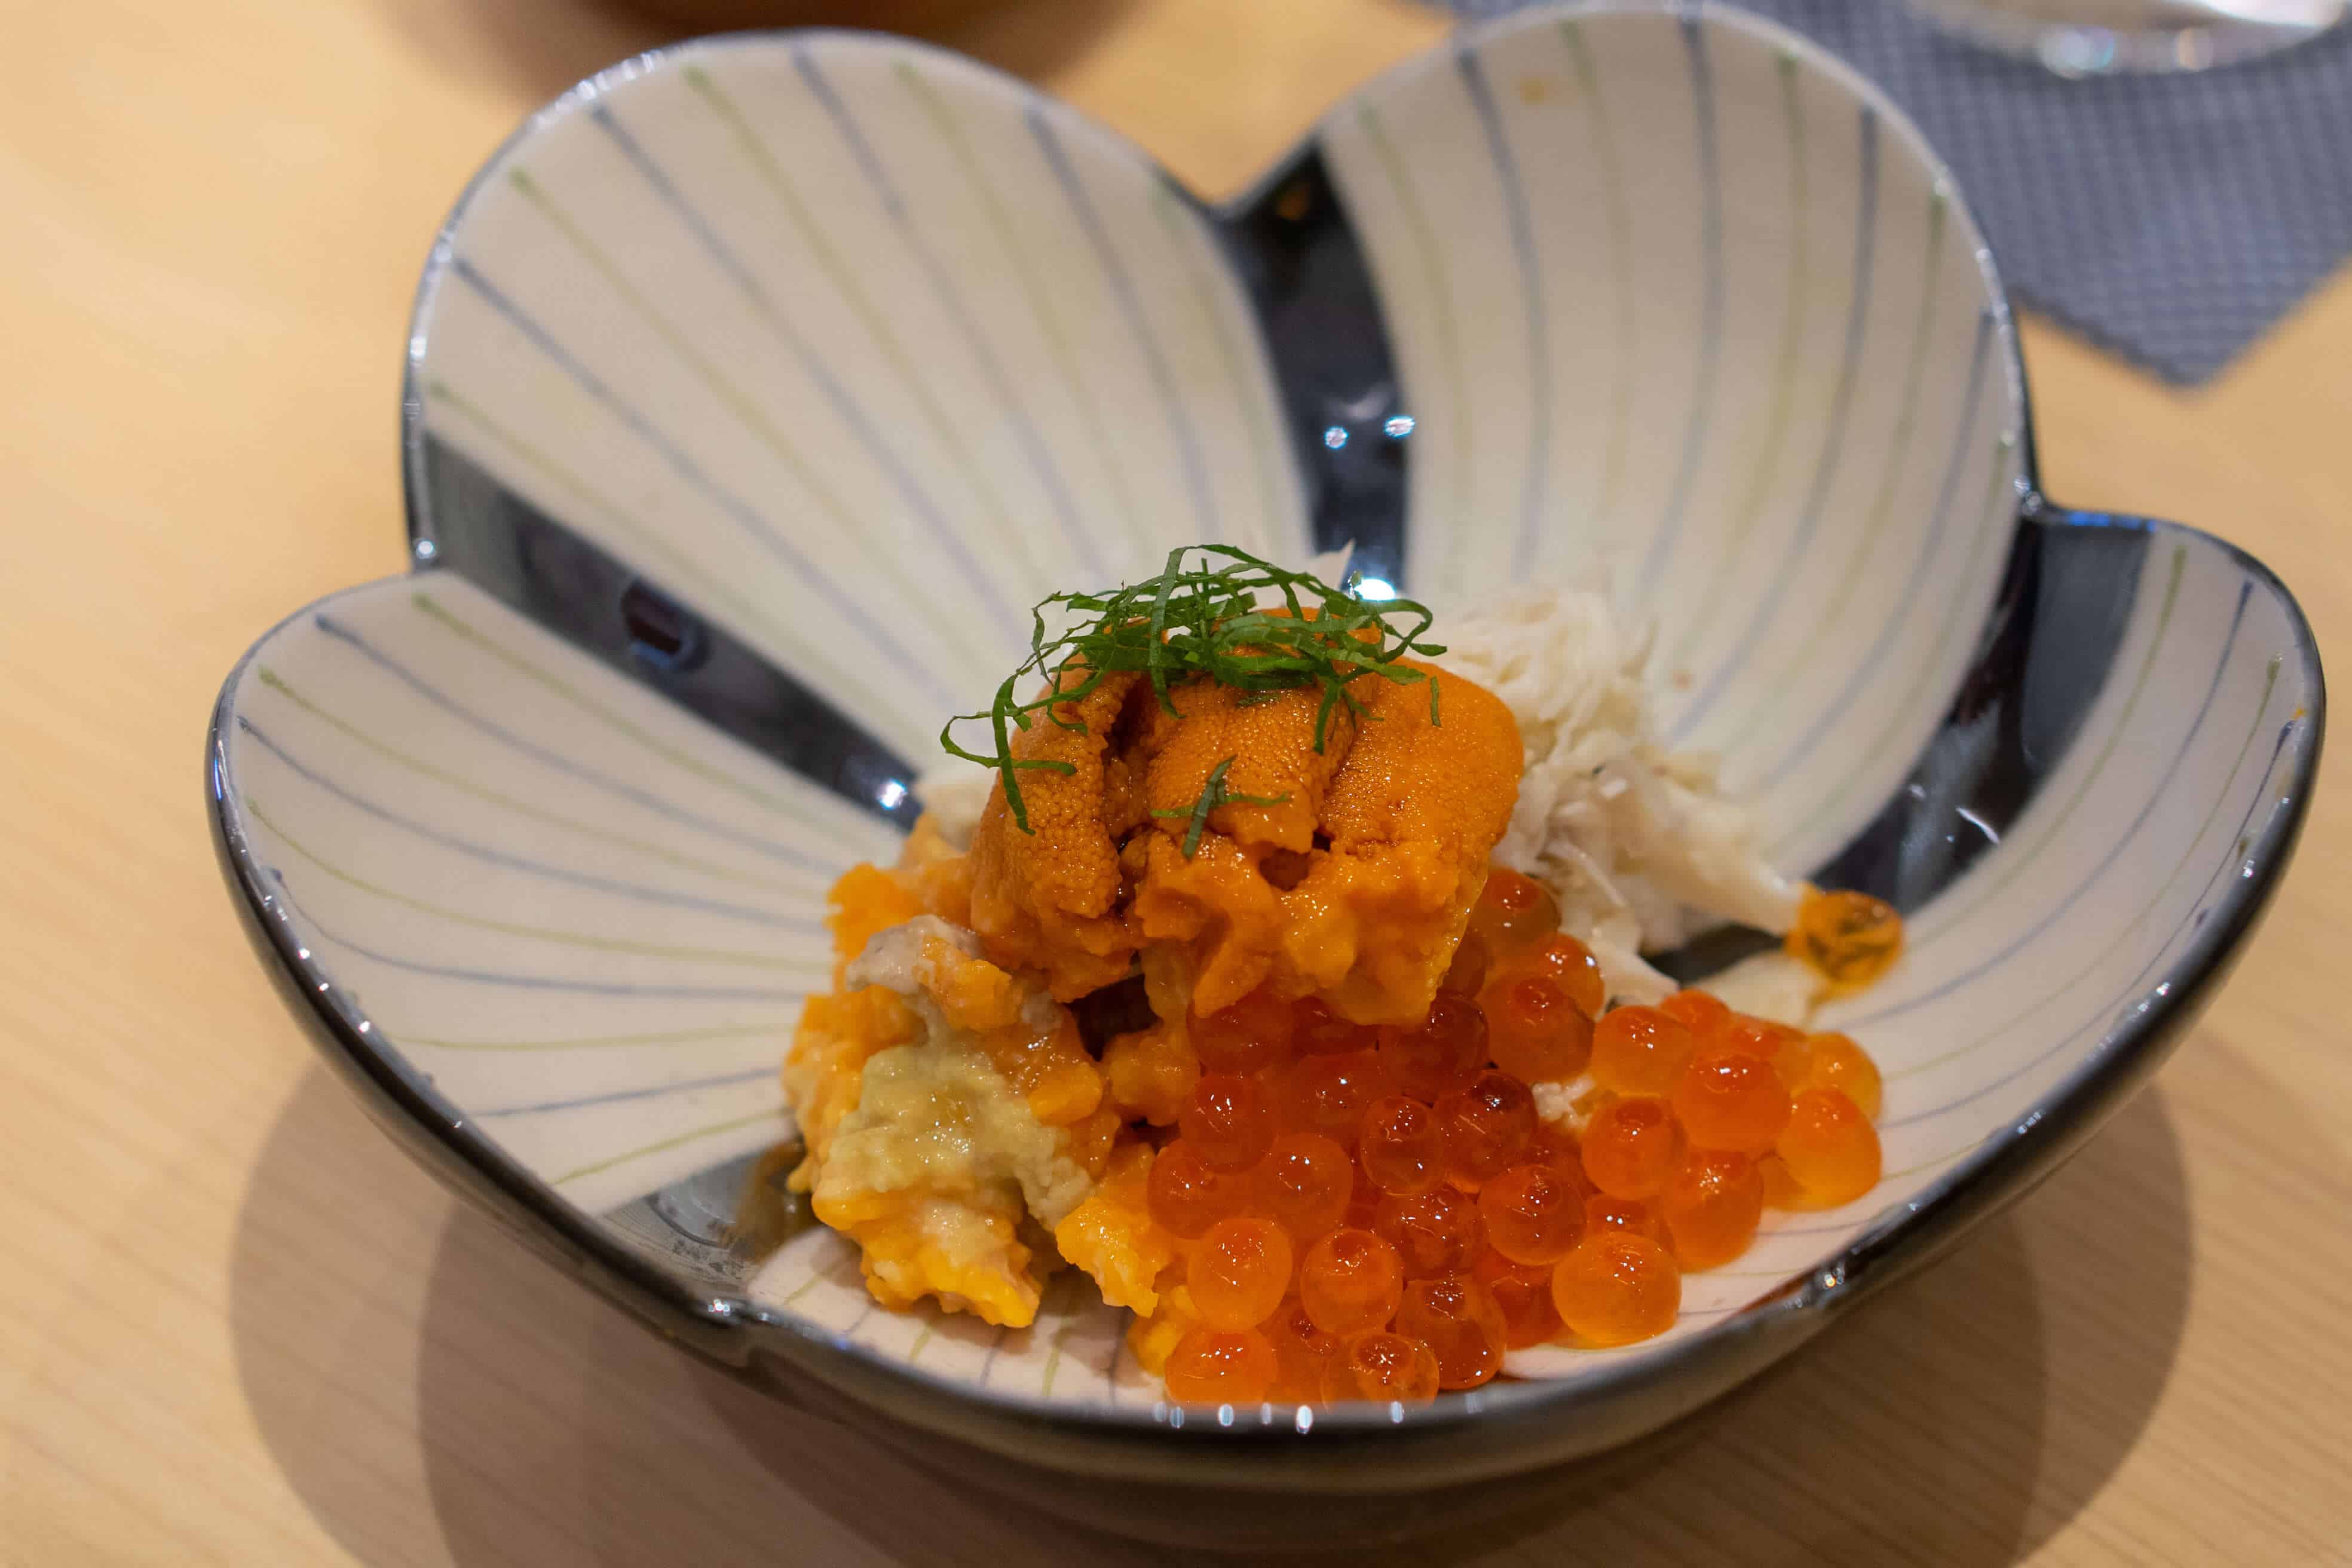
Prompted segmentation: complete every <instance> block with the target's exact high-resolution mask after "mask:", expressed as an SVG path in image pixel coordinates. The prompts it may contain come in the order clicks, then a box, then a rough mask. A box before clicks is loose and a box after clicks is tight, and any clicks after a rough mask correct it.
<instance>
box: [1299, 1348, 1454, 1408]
mask: <svg viewBox="0 0 2352 1568" xmlns="http://www.w3.org/2000/svg"><path fill="white" fill-rule="evenodd" d="M1437 1390H1438V1371H1437V1357H1436V1356H1435V1355H1433V1354H1432V1353H1431V1352H1430V1349H1429V1347H1428V1346H1427V1345H1425V1344H1423V1343H1422V1342H1420V1341H1419V1340H1415V1339H1408V1338H1406V1337H1405V1336H1404V1335H1402V1334H1395V1333H1390V1332H1388V1331H1385V1330H1375V1331H1371V1332H1369V1333H1360V1334H1358V1335H1356V1336H1355V1337H1354V1338H1352V1339H1350V1340H1349V1341H1348V1342H1347V1343H1346V1344H1345V1345H1343V1346H1341V1347H1340V1350H1339V1354H1338V1355H1337V1356H1335V1357H1333V1358H1332V1360H1331V1364H1330V1366H1329V1367H1328V1368H1327V1369H1326V1370H1325V1373H1324V1375H1323V1397H1324V1398H1325V1399H1327V1400H1329V1401H1331V1402H1332V1403H1334V1404H1337V1403H1339V1402H1341V1401H1343V1400H1351V1399H1363V1400H1370V1401H1373V1402H1375V1403H1378V1404H1381V1405H1424V1404H1427V1403H1428V1402H1429V1401H1430V1400H1433V1399H1434V1398H1436V1397H1437Z"/></svg>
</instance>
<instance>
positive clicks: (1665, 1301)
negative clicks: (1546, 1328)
mask: <svg viewBox="0 0 2352 1568" xmlns="http://www.w3.org/2000/svg"><path fill="white" fill-rule="evenodd" d="M1551 1299H1552V1305H1553V1306H1555V1307H1557V1308H1558V1309H1559V1321H1561V1322H1563V1323H1565V1324H1567V1325H1568V1327H1569V1329H1570V1331H1572V1332H1574V1333H1575V1334H1576V1335H1577V1337H1578V1338H1580V1339H1582V1340H1584V1341H1586V1342H1589V1343H1591V1344H1595V1345H1629V1344H1632V1343H1633V1342H1635V1341H1637V1340H1646V1339H1651V1338H1654V1337H1655V1336H1656V1335H1659V1334H1662V1333H1664V1332H1665V1331H1667V1330H1668V1329H1670V1328H1672V1327H1673V1326H1674V1322H1675V1315H1676V1314H1677V1313H1679V1312H1680V1311H1681V1310H1682V1303H1683V1280H1682V1275H1681V1273H1680V1272H1679V1271H1678V1270H1677V1269H1676V1268H1675V1260H1674V1258H1673V1257H1672V1256H1671V1255H1669V1254H1668V1253H1667V1251H1666V1249H1665V1248H1664V1247H1661V1246H1659V1245H1658V1244H1657V1243H1656V1242H1654V1241H1652V1240H1651V1239H1650V1238H1649V1237H1644V1236H1635V1235H1633V1234H1632V1233H1630V1232H1626V1231H1613V1230H1607V1231H1601V1232H1600V1233H1599V1234H1596V1235H1592V1236H1588V1237H1585V1238H1584V1239H1583V1240H1582V1241H1580V1242H1578V1243H1577V1244H1576V1250H1575V1251H1573V1252H1571V1253H1570V1254H1569V1255H1568V1256H1567V1257H1566V1258H1561V1259H1560V1260H1559V1267H1558V1268H1555V1269H1553V1271H1552V1277H1551Z"/></svg>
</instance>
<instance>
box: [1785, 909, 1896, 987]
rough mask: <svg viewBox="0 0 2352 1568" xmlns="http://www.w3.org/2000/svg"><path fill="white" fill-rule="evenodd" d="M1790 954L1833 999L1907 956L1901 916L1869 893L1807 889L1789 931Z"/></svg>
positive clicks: (1864, 982) (1868, 981)
mask: <svg viewBox="0 0 2352 1568" xmlns="http://www.w3.org/2000/svg"><path fill="white" fill-rule="evenodd" d="M1787 947H1788V951H1789V955H1790V957H1791V958H1795V959H1799V960H1801V961H1802V962H1803V963H1806V964H1807V965H1809V966H1810V967H1811V969H1812V970H1813V972H1814V973H1818V974H1819V975H1820V976H1821V977H1822V979H1824V980H1826V981H1828V982H1829V984H1830V990H1831V992H1832V994H1843V993H1845V992H1849V991H1859V990H1861V989H1862V988H1863V987H1864V986H1865V985H1867V984H1870V983H1871V982H1872V981H1874V980H1876V979H1877V978H1878V977H1879V976H1880V975H1882V974H1884V973H1886V971H1887V969H1888V967H1889V966H1891V965H1892V964H1893V963H1895V959H1897V958H1898V957H1900V956H1902V952H1903V917H1902V916H1901V915H1899V914H1897V913H1895V906H1894V905H1892V904H1889V903H1886V902H1885V901H1884V900H1879V899H1874V898H1872V897H1871V896H1870V895H1869V894H1867V893H1824V892H1822V890H1821V889H1819V888H1808V889H1805V896H1804V899H1803V900H1802V901H1801V902H1800V903H1799V904H1798V906H1797V923H1796V924H1795V925H1794V926H1792V927H1790V931H1789V936H1788V941H1787Z"/></svg>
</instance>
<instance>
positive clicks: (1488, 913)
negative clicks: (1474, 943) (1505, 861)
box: [1470, 866, 1559, 961]
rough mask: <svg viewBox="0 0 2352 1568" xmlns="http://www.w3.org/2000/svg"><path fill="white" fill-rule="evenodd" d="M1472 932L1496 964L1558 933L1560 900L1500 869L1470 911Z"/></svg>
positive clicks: (1538, 884) (1534, 883) (1490, 876)
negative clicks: (1492, 955)
mask: <svg viewBox="0 0 2352 1568" xmlns="http://www.w3.org/2000/svg"><path fill="white" fill-rule="evenodd" d="M1470 929H1471V931H1474V932H1475V933H1476V934H1477V935H1478V937H1479V938H1480V940H1482V941H1483V942H1486V948H1487V951H1488V952H1491V953H1493V954H1494V955H1495V957H1496V959H1497V960H1504V961H1507V959H1508V958H1509V957H1510V955H1511V954H1513V953H1515V952H1519V951H1520V950H1522V949H1524V948H1528V947H1531V946H1533V945H1534V944H1535V943H1536V942H1538V941H1539V940H1541V939H1542V938H1544V937H1548V936H1549V935H1551V934H1552V933H1553V932H1554V931H1558V930H1559V900H1558V899H1556V898H1554V897H1552V894H1551V889H1549V888H1547V887H1545V886H1544V885H1543V884H1542V883H1541V882H1538V881H1537V880H1536V879H1534V878H1533V877H1529V876H1527V875H1524V874H1523V873H1521V872H1517V871H1513V870H1509V869H1507V868H1504V867H1501V866H1497V867H1496V868H1494V870H1493V871H1491V872H1490V873H1488V875H1487V878H1486V891H1484V892H1483V893H1481V894H1480V895H1479V896H1478V902H1477V904H1476V905H1475V907H1474V908H1473V909H1472V910H1471V911H1470Z"/></svg>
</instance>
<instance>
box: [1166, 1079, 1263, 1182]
mask: <svg viewBox="0 0 2352 1568" xmlns="http://www.w3.org/2000/svg"><path fill="white" fill-rule="evenodd" d="M1176 1130H1177V1131H1179V1132H1180V1133H1181V1134H1182V1135H1183V1139H1184V1143H1185V1146H1186V1147H1187V1148H1190V1149H1191V1150H1192V1152H1194V1153H1196V1154H1198V1155H1200V1157H1201V1163H1202V1164H1204V1165H1206V1166H1208V1167H1209V1168H1210V1169H1211V1170H1213V1171H1246V1170H1248V1169H1249V1168H1250V1167H1251V1166H1252V1165H1255V1164H1256V1163H1258V1162H1259V1161H1260V1160H1263V1159H1265V1152H1266V1150H1267V1149H1268V1148H1270V1147H1271V1146H1272V1145H1273V1143H1274V1113H1273V1111H1272V1110H1270V1109H1269V1108H1268V1107H1267V1105H1266V1103H1265V1093H1264V1092H1263V1091H1262V1090H1261V1089H1259V1088H1258V1086H1257V1084H1256V1083H1255V1081H1253V1080H1252V1079H1245V1078H1239V1077H1235V1076H1234V1075H1232V1074H1227V1073H1213V1074H1210V1075H1209V1076H1207V1077H1205V1078H1203V1079H1201V1080H1200V1081H1199V1082H1198V1083H1196V1084H1194V1085H1193V1086H1192V1098H1191V1099H1190V1100H1186V1101H1185V1102H1184V1109H1183V1110H1181V1111H1180V1112H1178V1113H1177V1117H1176Z"/></svg>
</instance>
